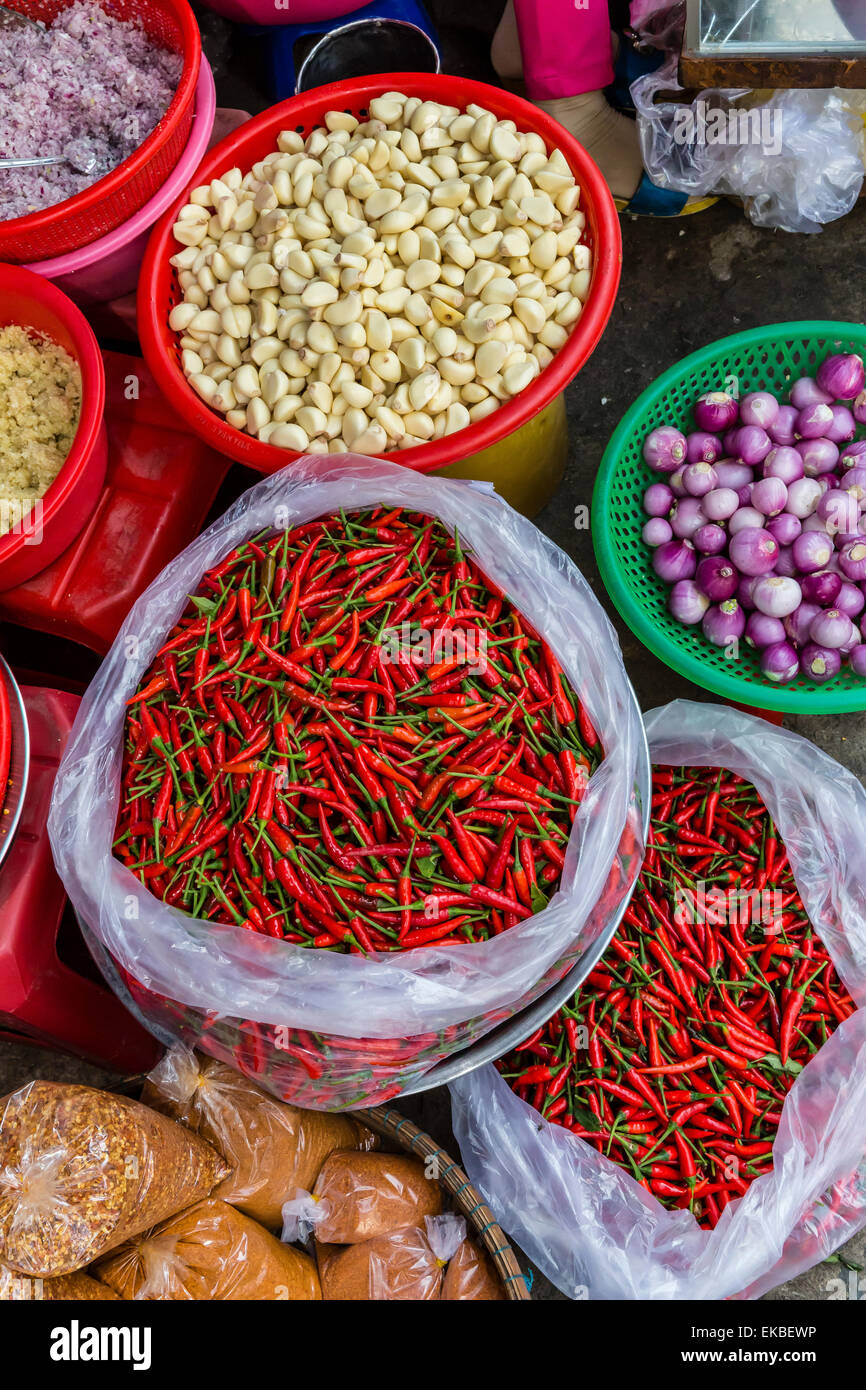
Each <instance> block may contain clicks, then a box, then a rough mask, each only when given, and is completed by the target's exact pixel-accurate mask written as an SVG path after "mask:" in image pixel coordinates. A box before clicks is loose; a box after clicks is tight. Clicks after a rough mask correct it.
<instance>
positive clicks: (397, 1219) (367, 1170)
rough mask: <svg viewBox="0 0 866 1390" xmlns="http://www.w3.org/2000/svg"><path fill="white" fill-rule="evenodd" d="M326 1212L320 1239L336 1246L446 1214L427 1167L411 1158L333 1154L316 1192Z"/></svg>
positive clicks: (318, 1231)
mask: <svg viewBox="0 0 866 1390" xmlns="http://www.w3.org/2000/svg"><path fill="white" fill-rule="evenodd" d="M313 1198H314V1200H315V1201H316V1202H317V1203H319V1204H320V1205H321V1208H323V1209H324V1214H323V1215H322V1216H321V1218H320V1219H319V1220H318V1221H317V1222H316V1227H315V1229H316V1237H317V1239H319V1240H320V1241H324V1242H325V1243H326V1244H331V1245H354V1244H357V1243H358V1242H360V1241H365V1240H370V1239H372V1238H373V1237H374V1236H380V1235H384V1234H385V1233H386V1232H387V1231H394V1230H397V1229H398V1228H399V1227H400V1226H417V1225H420V1224H421V1222H422V1221H423V1219H424V1217H425V1216H431V1217H435V1216H438V1214H439V1213H440V1212H441V1210H442V1189H441V1188H440V1186H439V1184H438V1182H434V1181H433V1180H432V1179H431V1178H428V1177H427V1175H426V1174H425V1172H424V1164H423V1163H421V1162H420V1160H419V1159H417V1158H410V1157H409V1156H408V1155H405V1154H377V1153H372V1154H360V1153H337V1154H331V1157H330V1158H329V1159H327V1161H326V1162H325V1164H324V1167H323V1168H322V1171H321V1172H320V1174H319V1177H318V1181H317V1182H316V1186H315V1188H314V1189H313Z"/></svg>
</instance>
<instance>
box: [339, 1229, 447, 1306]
mask: <svg viewBox="0 0 866 1390" xmlns="http://www.w3.org/2000/svg"><path fill="white" fill-rule="evenodd" d="M441 1288H442V1264H441V1261H439V1260H438V1259H437V1258H436V1256H435V1255H434V1253H433V1251H432V1249H431V1248H430V1242H429V1240H428V1239H427V1236H426V1233H425V1232H424V1231H422V1230H421V1229H420V1228H419V1227H417V1226H406V1227H404V1228H403V1229H402V1230H399V1231H389V1232H388V1233H387V1234H385V1235H380V1236H374V1237H373V1239H371V1240H364V1241H361V1242H360V1243H359V1244H358V1245H347V1246H344V1248H343V1249H342V1250H340V1251H339V1253H337V1254H335V1255H334V1256H333V1258H329V1259H328V1260H327V1262H326V1263H325V1266H324V1268H323V1270H322V1297H323V1298H324V1300H325V1302H326V1303H330V1302H333V1303H354V1302H366V1301H375V1302H389V1303H391V1302H412V1303H421V1302H430V1301H432V1300H435V1299H438V1297H439V1294H440V1290H441Z"/></svg>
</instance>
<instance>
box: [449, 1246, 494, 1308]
mask: <svg viewBox="0 0 866 1390" xmlns="http://www.w3.org/2000/svg"><path fill="white" fill-rule="evenodd" d="M440 1296H441V1297H442V1298H443V1299H444V1300H445V1301H446V1302H454V1303H467V1302H475V1301H479V1302H496V1301H498V1300H501V1299H504V1298H505V1289H504V1287H503V1284H502V1280H501V1279H500V1278H499V1275H498V1274H497V1273H496V1269H495V1268H494V1265H493V1261H492V1260H491V1258H490V1256H489V1255H488V1254H487V1251H486V1250H482V1248H481V1246H480V1245H476V1243H475V1241H474V1240H464V1241H463V1242H462V1243H461V1245H460V1247H459V1249H458V1250H457V1252H456V1254H454V1255H453V1256H452V1257H451V1259H450V1260H449V1261H448V1268H447V1269H446V1271H445V1278H444V1279H443V1280H442V1293H441V1295H440Z"/></svg>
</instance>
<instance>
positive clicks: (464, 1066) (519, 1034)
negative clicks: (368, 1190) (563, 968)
mask: <svg viewBox="0 0 866 1390" xmlns="http://www.w3.org/2000/svg"><path fill="white" fill-rule="evenodd" d="M629 689H630V691H631V698H632V703H633V705H634V708H635V710H636V712H637V716H638V720H639V723H640V729H641V736H642V745H641V749H640V750H639V753H642V755H643V756H642V757H641V756H639V758H638V768H637V777H636V785H637V786H638V787H640V786H641V783H642V782H643V783H644V784H645V786H644V787H643V788H642V790H645V792H646V796H645V800H644V806H643V828H644V836H645V837H646V835H647V834H648V832H649V822H650V810H651V806H650V800H651V793H652V763H651V761H650V753H649V744H648V742H647V737H646V730H645V728H644V724H643V716H642V715H641V710H640V706H639V704H638V701H637V696H636V695H635V693H634V688H633V687H632V686H631V684H630V683H629ZM638 877H639V875H638V874H636V875H635V879H634V883H633V884H632V886H631V888H630V889H629V891H628V893H627V895H626V897H625V898H624V900H623V903H622V907H621V909H620V911H619V912H618V913H617V914H616V916H615V917H614V919H613V921H612V922H611V924H610V928H609V930H607V931H605V932H603V933H602V935H601V936H600V937H599V938H598V940H597V941H594V942H593V944H592V946H591V947H590V948H589V949H588V950H587V951H585V952H584V954H583V955H582V956H581V957H580V959H579V960H577V961H575V963H574V965H573V966H572V967H571V969H570V970H569V971H568V973H567V974H566V975H564V976H563V977H562V979H561V980H558V981H557V983H556V984H555V985H551V987H550V989H549V990H546V991H545V993H544V994H542V995H541V997H540V998H539V999H536V1000H535V1002H534V1003H532V1004H530V1005H528V1007H527V1008H525V1009H522V1010H521V1011H520V1013H517V1014H515V1015H514V1016H513V1017H512V1018H510V1019H507V1020H506V1022H505V1023H502V1024H500V1025H499V1026H498V1027H497V1028H494V1029H492V1031H491V1032H489V1033H487V1034H485V1036H484V1037H483V1038H479V1040H478V1042H476V1043H471V1044H470V1046H469V1047H467V1048H464V1049H463V1051H462V1052H456V1053H455V1054H454V1056H453V1057H448V1058H446V1059H445V1061H443V1062H437V1064H436V1065H435V1066H433V1067H431V1068H430V1070H429V1071H427V1072H425V1073H424V1075H423V1076H419V1077H417V1078H416V1079H415V1080H414V1081H411V1082H410V1083H409V1085H408V1086H406V1087H404V1088H403V1089H402V1090H401V1092H400V1095H399V1096H397V1097H395V1099H397V1100H399V1099H400V1098H401V1097H402V1096H414V1095H420V1094H421V1093H422V1092H424V1091H430V1090H432V1089H433V1087H434V1086H445V1085H447V1084H448V1083H449V1082H450V1081H456V1080H457V1078H458V1077H459V1076H466V1075H467V1074H468V1073H469V1072H471V1071H475V1070H476V1069H477V1068H478V1067H482V1066H484V1064H485V1063H486V1062H493V1061H495V1060H496V1059H497V1058H498V1057H502V1056H503V1055H504V1054H505V1053H506V1052H508V1051H510V1049H511V1048H512V1047H513V1046H514V1044H515V1043H517V1042H520V1041H521V1040H522V1039H523V1038H527V1037H529V1035H530V1033H532V1032H534V1031H535V1029H536V1028H538V1027H539V1026H540V1025H541V1024H542V1023H546V1022H547V1020H548V1019H549V1018H550V1017H551V1015H552V1014H555V1013H556V1010H557V1009H558V1008H559V1007H560V1006H561V1005H562V1004H564V1003H565V1001H566V999H569V998H570V997H571V995H572V994H574V992H575V990H576V989H577V988H578V987H579V986H580V985H582V984H583V981H584V980H585V979H586V977H587V975H588V974H589V973H590V971H591V970H594V969H595V967H596V965H597V964H598V962H599V961H600V960H601V957H602V956H603V955H604V953H605V951H606V950H607V948H608V946H609V945H610V942H611V939H612V937H613V936H614V935H615V933H616V932H617V931H618V929H619V926H620V923H621V922H622V919H623V916H624V914H625V911H626V908H627V907H628V905H629V903H630V901H631V898H632V894H633V893H634V890H635V887H636V886H637V880H638Z"/></svg>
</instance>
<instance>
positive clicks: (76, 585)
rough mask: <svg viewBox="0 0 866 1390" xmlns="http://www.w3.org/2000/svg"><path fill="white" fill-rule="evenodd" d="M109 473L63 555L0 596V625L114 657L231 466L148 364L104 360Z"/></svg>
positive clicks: (117, 356)
mask: <svg viewBox="0 0 866 1390" xmlns="http://www.w3.org/2000/svg"><path fill="white" fill-rule="evenodd" d="M103 358H104V361H105V377H106V392H105V419H106V425H107V427H108V472H107V474H106V479H105V484H104V486H103V489H102V493H101V495H100V497H99V500H98V502H97V505H96V509H95V511H94V512H93V513H92V514H91V516H90V518H89V520H88V519H86V518H82V525H83V529H82V531H81V532H80V534H79V536H78V538H77V540H75V541H74V542H73V544H72V545H71V546H69V548H68V549H67V550H65V551H64V552H63V554H62V555H61V556H60V557H59V558H58V559H57V560H55V561H54V563H53V564H51V565H49V566H48V567H47V568H46V569H44V570H42V571H41V572H40V573H39V574H37V575H35V576H34V577H33V579H29V580H28V581H27V582H26V583H24V584H19V585H18V586H17V587H16V588H14V589H7V590H6V591H5V592H3V593H0V619H3V620H5V621H6V622H12V623H17V624H19V625H20V626H23V627H29V628H35V629H36V630H37V631H40V632H52V633H55V634H57V635H58V636H61V637H68V638H70V639H71V640H72V641H74V642H80V643H82V645H84V646H86V647H90V648H91V649H92V650H93V651H96V652H99V653H100V655H101V654H103V653H104V652H106V651H107V650H108V648H109V647H110V646H111V643H112V641H113V640H114V638H115V636H116V634H117V630H118V628H119V627H120V624H121V622H122V621H123V619H124V618H125V617H126V614H127V613H128V611H129V609H130V607H131V606H132V604H133V603H134V602H135V600H136V599H137V598H138V597H139V595H140V594H141V593H142V592H143V591H144V590H145V589H146V588H147V586H148V584H150V582H151V580H153V579H154V578H155V577H156V576H157V575H158V574H159V572H160V570H162V569H163V568H164V567H165V565H167V564H168V562H169V560H171V559H173V557H174V556H175V555H177V554H179V552H180V551H181V550H183V549H184V547H185V546H187V545H188V544H189V542H190V541H191V540H192V539H193V538H194V537H195V536H196V535H197V534H198V531H199V530H200V528H201V525H202V522H203V521H204V519H205V517H206V516H207V513H208V511H209V509H210V507H211V504H212V503H213V500H214V498H215V497H216V495H217V492H218V491H219V488H220V485H221V484H222V482H223V479H224V478H225V476H226V473H227V472H228V470H229V468H230V466H231V464H230V461H229V460H228V459H226V458H224V457H223V456H222V455H221V454H217V453H215V452H214V450H213V449H210V448H208V446H207V445H206V444H204V443H202V441H201V440H200V439H198V438H197V437H196V436H195V435H192V434H190V432H189V431H188V429H187V428H186V425H185V423H184V421H183V420H181V419H180V417H179V416H178V415H177V414H176V413H175V412H174V411H173V410H172V409H171V407H170V406H169V404H168V402H167V401H166V400H165V398H164V397H163V396H162V394H161V393H160V391H159V390H158V388H157V386H156V385H155V383H154V380H153V377H152V376H151V375H150V372H149V371H148V369H147V367H146V365H145V363H144V360H143V358H141V357H131V356H127V355H126V354H125V353H117V352H104V353H103Z"/></svg>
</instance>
